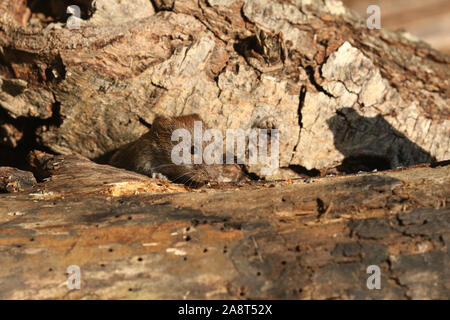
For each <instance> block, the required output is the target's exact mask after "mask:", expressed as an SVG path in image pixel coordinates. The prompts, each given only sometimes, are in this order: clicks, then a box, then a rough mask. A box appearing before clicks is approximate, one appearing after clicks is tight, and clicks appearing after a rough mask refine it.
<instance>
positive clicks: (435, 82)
mask: <svg viewBox="0 0 450 320" xmlns="http://www.w3.org/2000/svg"><path fill="white" fill-rule="evenodd" d="M53 2H55V3H56V2H58V1H52V3H53ZM58 3H59V2H58ZM77 3H78V4H79V5H80V6H81V7H82V9H83V10H82V11H83V17H84V20H83V21H82V22H81V29H79V30H77V29H75V30H69V29H68V28H67V27H66V25H65V21H64V19H61V17H60V16H61V14H60V10H59V11H58V8H56V7H55V8H53V9H52V8H50V9H48V12H44V13H42V12H41V13H36V12H32V14H31V18H30V15H29V14H28V15H27V14H25V13H26V12H28V11H29V10H28V11H27V9H26V1H21V2H16V1H12V0H5V1H3V2H2V4H1V6H2V7H1V8H2V9H3V10H2V15H1V16H0V48H1V50H0V65H1V67H0V70H1V72H0V86H1V90H0V108H1V109H0V110H2V111H3V112H0V128H2V129H3V130H0V133H1V134H3V135H4V137H0V138H2V139H0V141H2V140H5V141H6V142H7V143H8V144H9V145H11V144H13V145H14V143H16V144H17V139H19V138H18V137H20V133H23V132H22V129H21V128H22V124H23V122H25V124H27V125H25V126H23V127H25V128H32V130H31V132H29V133H28V134H25V136H24V137H23V138H22V139H21V141H22V140H23V141H29V140H31V141H34V140H37V142H38V143H37V144H38V146H35V147H39V148H41V149H42V148H45V149H46V150H51V151H53V152H56V153H62V154H70V153H72V152H77V153H79V154H82V155H84V156H86V157H89V158H91V159H92V158H97V157H99V156H102V155H103V154H105V153H107V152H109V151H111V150H114V149H115V148H117V147H119V146H120V145H122V144H124V143H126V142H129V141H131V140H134V139H135V138H137V137H138V136H139V135H141V134H142V133H144V132H145V131H146V130H147V128H146V125H148V124H150V123H152V121H153V119H154V117H155V115H156V114H166V115H179V114H189V113H194V112H196V113H199V114H200V115H201V116H202V117H203V119H204V120H205V121H206V122H207V124H208V125H209V126H210V127H213V128H218V129H220V130H225V129H235V128H242V129H248V128H255V127H258V128H265V127H266V128H267V127H270V128H274V127H275V128H278V129H279V130H280V165H281V166H282V167H289V166H293V165H297V166H302V167H305V168H306V169H308V170H311V169H316V170H322V169H327V168H331V167H336V166H339V165H341V164H343V163H344V162H345V161H347V160H348V159H353V160H355V159H360V163H361V162H362V163H363V162H365V159H367V158H371V159H375V160H376V161H375V162H377V161H378V160H379V162H380V163H381V165H378V167H377V168H378V169H380V168H382V167H384V166H386V164H387V166H388V167H389V168H395V167H398V166H410V165H414V164H418V163H424V162H431V161H433V160H435V159H436V160H437V161H443V160H448V159H449V158H450V153H449V152H450V151H449V150H450V118H449V117H450V111H449V100H450V91H449V88H450V82H449V81H450V80H449V79H450V59H449V57H448V56H445V55H443V54H441V53H439V52H437V51H435V50H433V49H431V48H430V47H429V46H427V45H426V44H424V43H422V42H420V41H416V40H411V39H408V38H406V37H405V36H404V35H402V34H400V33H394V32H391V31H387V30H384V29H382V30H369V29H368V28H367V27H366V25H365V20H364V19H361V18H359V17H356V16H354V15H353V13H351V12H349V11H348V10H347V9H346V8H345V7H344V6H343V5H342V4H341V3H340V2H339V1H328V0H327V1H324V0H323V1H300V0H298V1H294V2H289V1H284V0H282V1H272V0H245V1H228V0H227V1H221V0H214V1H212V0H202V1H191V0H183V1H153V2H152V3H150V2H149V1H143V0H133V1H116V0H108V1H106V0H101V1H100V0H99V1H96V2H95V5H94V4H92V3H91V2H90V1H78V2H77ZM138 8H139V9H138ZM39 14H40V15H39ZM42 14H44V16H45V15H47V17H50V18H51V19H47V20H45V19H43V18H42ZM24 15H25V18H26V19H25V20H24ZM39 17H41V18H42V19H40V18H39ZM24 21H25V23H24ZM261 31H264V32H265V34H266V35H271V36H269V37H266V38H264V39H262V38H261V37H260V35H261ZM277 48H278V49H277ZM281 48H282V50H281ZM273 49H275V50H273ZM18 120H21V121H22V122H20V121H19V123H18ZM330 121H331V122H330ZM2 122H3V123H4V124H2ZM11 127H14V128H15V129H16V130H12V128H11ZM16 131H18V132H16ZM249 170H250V171H253V172H256V171H257V170H254V169H252V168H251V167H250V168H249Z"/></svg>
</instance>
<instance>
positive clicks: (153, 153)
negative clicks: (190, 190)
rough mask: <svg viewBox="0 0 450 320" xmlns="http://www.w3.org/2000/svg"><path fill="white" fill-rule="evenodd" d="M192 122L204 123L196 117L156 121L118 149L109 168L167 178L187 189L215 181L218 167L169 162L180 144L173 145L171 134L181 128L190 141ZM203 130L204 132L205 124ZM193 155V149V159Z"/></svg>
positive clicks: (188, 116)
mask: <svg viewBox="0 0 450 320" xmlns="http://www.w3.org/2000/svg"><path fill="white" fill-rule="evenodd" d="M194 121H202V122H203V120H202V119H201V118H200V116H199V115H198V114H190V115H185V116H179V117H164V116H158V117H156V118H155V120H154V121H153V124H152V126H151V128H150V130H149V131H148V132H147V133H146V134H144V135H142V136H141V137H140V138H139V139H137V140H136V141H133V142H131V143H128V144H126V145H124V146H122V147H120V148H119V149H118V150H117V151H116V152H115V153H114V154H113V156H112V157H111V159H110V161H109V164H111V165H112V166H115V167H119V168H123V169H127V170H131V171H135V172H138V173H142V174H145V175H148V176H150V177H157V178H164V177H167V178H169V179H170V180H172V181H173V182H178V183H184V184H188V185H202V184H205V183H208V182H210V181H217V180H218V178H219V175H220V166H219V165H207V164H205V163H204V162H203V161H202V163H201V164H194V163H193V161H192V164H180V165H176V164H174V163H173V162H172V159H171V152H172V149H173V147H174V146H175V145H177V144H178V143H179V142H178V141H172V139H171V137H172V133H173V131H174V130H176V129H181V128H184V129H187V130H188V131H189V132H190V134H191V136H192V137H193V136H194ZM203 128H205V124H204V123H203ZM195 152H196V151H195V148H194V146H192V149H191V154H192V157H193V154H194V153H195ZM161 175H162V176H163V177H161Z"/></svg>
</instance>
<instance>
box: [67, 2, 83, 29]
mask: <svg viewBox="0 0 450 320" xmlns="http://www.w3.org/2000/svg"><path fill="white" fill-rule="evenodd" d="M66 13H68V14H70V17H69V18H67V22H66V25H67V28H69V29H70V30H73V29H80V24H81V9H80V7H79V6H76V5H71V6H68V7H67V10H66Z"/></svg>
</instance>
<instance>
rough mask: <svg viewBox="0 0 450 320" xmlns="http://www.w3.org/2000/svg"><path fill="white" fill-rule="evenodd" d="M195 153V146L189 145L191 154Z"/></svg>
mask: <svg viewBox="0 0 450 320" xmlns="http://www.w3.org/2000/svg"><path fill="white" fill-rule="evenodd" d="M196 153H197V148H196V147H195V146H192V147H191V154H196Z"/></svg>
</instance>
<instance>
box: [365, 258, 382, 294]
mask: <svg viewBox="0 0 450 320" xmlns="http://www.w3.org/2000/svg"><path fill="white" fill-rule="evenodd" d="M366 272H367V274H371V276H370V277H369V278H367V282H366V285H367V289H370V290H373V289H377V290H380V289H381V269H380V267H379V266H377V265H374V264H373V265H370V266H368V267H367V270H366Z"/></svg>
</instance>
